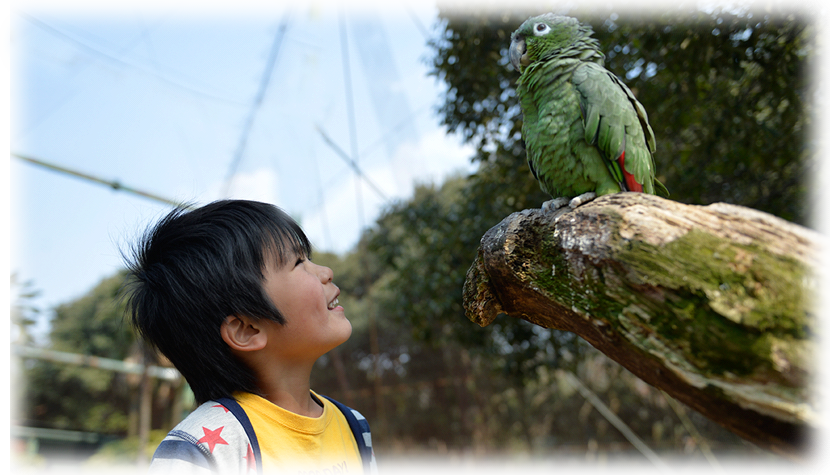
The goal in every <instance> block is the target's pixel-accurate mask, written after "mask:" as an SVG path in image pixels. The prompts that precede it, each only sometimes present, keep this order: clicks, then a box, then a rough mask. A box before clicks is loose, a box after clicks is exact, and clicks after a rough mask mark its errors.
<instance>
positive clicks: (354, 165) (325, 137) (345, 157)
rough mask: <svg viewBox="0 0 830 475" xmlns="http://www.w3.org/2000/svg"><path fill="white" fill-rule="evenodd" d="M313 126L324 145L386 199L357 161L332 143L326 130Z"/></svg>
mask: <svg viewBox="0 0 830 475" xmlns="http://www.w3.org/2000/svg"><path fill="white" fill-rule="evenodd" d="M314 127H315V128H316V129H317V132H319V133H320V135H321V136H322V137H323V141H325V142H326V145H328V146H329V147H331V149H332V150H334V151H335V152H336V153H337V155H339V156H340V158H342V159H343V160H344V161H345V162H346V163H347V164H348V165H349V167H351V169H352V170H353V171H354V172H355V174H357V175H358V177H360V178H361V179H363V181H365V182H366V184H367V185H369V186H370V187H371V188H372V190H374V192H375V193H377V195H378V196H379V197H380V198H381V199H382V200H383V201H388V198H387V197H386V195H385V194H383V192H382V191H381V190H380V187H378V186H377V185H376V184H375V183H374V182H373V181H372V180H370V179H369V177H368V176H366V174H365V173H363V170H361V169H360V166H359V165H358V164H357V162H355V161H354V160H352V158H351V157H349V154H347V153H346V152H344V151H343V149H342V148H340V147H338V146H337V144H336V143H334V141H333V140H332V139H331V138H330V137H329V136H328V135H326V132H325V131H324V130H323V129H322V128H321V127H320V126H319V125H315V126H314Z"/></svg>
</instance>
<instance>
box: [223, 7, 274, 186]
mask: <svg viewBox="0 0 830 475" xmlns="http://www.w3.org/2000/svg"><path fill="white" fill-rule="evenodd" d="M287 28H288V15H287V14H286V16H285V18H284V19H283V21H282V24H280V26H279V28H278V29H277V34H276V35H275V36H274V42H273V43H272V44H271V51H270V52H269V53H268V60H267V62H266V65H265V70H264V71H263V72H262V80H261V81H260V83H259V90H258V91H257V94H256V96H255V97H254V103H253V104H252V105H251V109H250V112H249V113H248V119H247V120H246V121H245V126H244V127H243V128H242V134H241V135H240V137H239V144H238V145H237V147H236V152H235V153H234V157H233V160H231V165H230V168H228V174H227V176H226V177H225V189H224V195H225V196H228V193H229V192H230V188H231V182H232V181H233V177H234V175H236V170H237V169H238V168H239V163H240V162H241V161H242V156H243V155H244V154H245V148H246V147H247V143H248V136H249V134H250V133H251V128H252V127H253V125H254V119H256V114H257V112H258V111H259V108H260V107H261V106H262V101H263V99H265V92H266V91H267V90H268V85H269V83H270V82H271V73H272V72H273V69H274V64H275V63H276V62H277V56H278V54H279V51H280V46H281V45H282V40H283V38H284V37H285V30H286V29H287Z"/></svg>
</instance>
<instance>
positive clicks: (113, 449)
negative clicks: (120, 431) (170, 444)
mask: <svg viewBox="0 0 830 475" xmlns="http://www.w3.org/2000/svg"><path fill="white" fill-rule="evenodd" d="M165 435H167V434H166V432H165V431H152V432H150V440H149V442H148V444H147V446H146V450H145V451H144V454H143V456H144V459H145V461H146V462H147V465H146V466H149V462H150V459H151V458H152V457H153V452H155V451H156V448H157V447H158V446H159V444H160V443H161V441H162V440H163V439H164V437H165ZM137 463H138V438H137V437H128V438H126V439H122V440H117V441H115V442H110V443H108V444H106V445H104V446H103V447H101V449H100V450H99V451H98V452H97V453H96V454H95V455H93V456H92V457H90V458H88V459H87V460H86V461H85V462H84V463H83V464H82V465H81V475H134V474H135V473H136V465H137Z"/></svg>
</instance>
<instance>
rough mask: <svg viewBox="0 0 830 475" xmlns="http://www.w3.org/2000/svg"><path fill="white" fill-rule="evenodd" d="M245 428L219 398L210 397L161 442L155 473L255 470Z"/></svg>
mask: <svg viewBox="0 0 830 475" xmlns="http://www.w3.org/2000/svg"><path fill="white" fill-rule="evenodd" d="M254 463H255V461H254V457H253V449H252V447H251V442H250V440H249V438H248V435H247V434H246V432H245V428H244V427H243V426H242V424H241V423H240V422H239V420H238V419H237V418H236V416H234V414H233V413H231V412H230V411H229V409H228V408H227V407H225V406H224V405H222V404H220V403H219V402H217V401H208V402H206V403H204V404H202V405H200V406H199V407H197V408H196V409H195V410H194V411H193V412H191V413H190V414H189V415H188V416H187V417H185V418H184V420H182V421H181V422H180V423H179V424H178V425H176V427H175V428H173V430H171V431H170V432H169V433H168V434H167V437H165V438H164V440H163V441H162V442H161V444H159V447H158V448H157V449H156V452H155V454H154V455H153V461H152V464H151V466H150V468H151V472H152V473H161V472H165V473H168V472H169V473H173V472H184V473H199V472H202V471H204V472H205V473H208V472H214V473H215V472H218V473H240V474H242V473H249V472H250V473H256V465H255V464H254Z"/></svg>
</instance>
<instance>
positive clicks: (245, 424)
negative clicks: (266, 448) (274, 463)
mask: <svg viewBox="0 0 830 475" xmlns="http://www.w3.org/2000/svg"><path fill="white" fill-rule="evenodd" d="M216 402H218V403H219V404H221V405H223V406H225V409H227V410H229V411H231V414H233V415H234V416H235V417H236V420H238V421H239V423H240V424H242V428H243V429H245V434H247V435H248V440H249V441H250V442H251V450H252V451H253V452H254V460H256V473H259V474H262V455H261V454H260V452H259V440H257V438H256V433H255V432H254V426H252V425H251V421H250V420H248V415H247V414H245V410H244V409H242V406H240V405H239V403H238V402H236V400H235V399H233V398H229V397H223V398H219V399H217V400H216Z"/></svg>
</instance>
